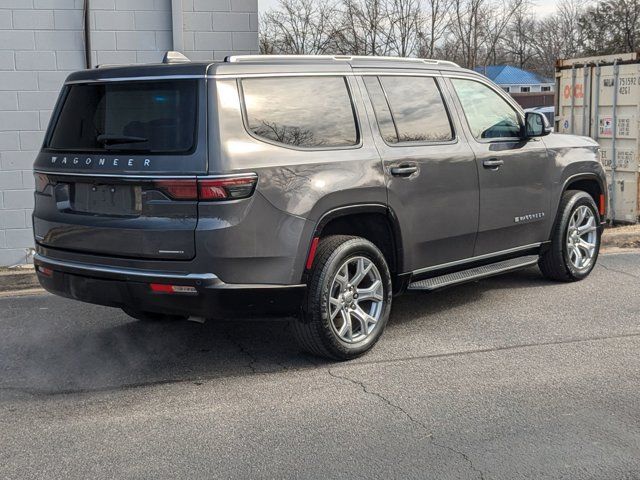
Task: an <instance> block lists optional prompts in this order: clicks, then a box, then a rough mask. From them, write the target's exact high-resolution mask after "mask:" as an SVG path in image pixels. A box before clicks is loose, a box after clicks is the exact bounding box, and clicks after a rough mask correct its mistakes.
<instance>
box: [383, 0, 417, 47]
mask: <svg viewBox="0 0 640 480" xmlns="http://www.w3.org/2000/svg"><path fill="white" fill-rule="evenodd" d="M388 14H389V22H390V25H389V46H390V49H391V51H392V52H393V53H394V54H395V55H398V56H400V57H408V56H411V55H415V54H416V53H418V49H419V46H420V37H419V32H420V31H421V27H422V20H423V19H422V8H421V5H420V2H419V0H391V4H390V5H389V8H388Z"/></svg>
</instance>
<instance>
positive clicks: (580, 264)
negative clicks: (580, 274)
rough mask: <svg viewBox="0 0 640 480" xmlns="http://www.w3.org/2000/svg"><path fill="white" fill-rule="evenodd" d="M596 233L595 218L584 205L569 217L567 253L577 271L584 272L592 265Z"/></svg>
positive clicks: (591, 211)
mask: <svg viewBox="0 0 640 480" xmlns="http://www.w3.org/2000/svg"><path fill="white" fill-rule="evenodd" d="M597 240H598V232H597V226H596V216H595V214H594V213H593V210H591V209H590V208H589V207H587V206H586V205H581V206H580V207H578V208H576V210H575V211H574V212H573V214H572V215H571V219H570V220H569V225H568V227H567V253H568V256H569V261H570V262H571V264H572V265H573V266H574V267H575V268H576V269H578V270H586V269H587V268H589V267H590V266H591V264H592V263H593V259H594V257H595V253H596V243H597Z"/></svg>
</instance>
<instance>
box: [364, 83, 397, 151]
mask: <svg viewBox="0 0 640 480" xmlns="http://www.w3.org/2000/svg"><path fill="white" fill-rule="evenodd" d="M364 83H365V85H366V86H367V91H368V92H369V98H370V99H371V103H372V104H373V109H374V111H375V113H376V120H377V121H378V128H380V135H382V138H383V139H384V141H385V142H387V143H398V131H397V130H396V126H395V124H394V123H393V117H392V115H391V110H390V109H389V103H388V102H387V97H386V96H385V94H384V90H382V85H380V80H379V79H378V77H364Z"/></svg>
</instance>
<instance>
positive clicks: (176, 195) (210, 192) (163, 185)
mask: <svg viewBox="0 0 640 480" xmlns="http://www.w3.org/2000/svg"><path fill="white" fill-rule="evenodd" d="M257 183H258V177H257V176H256V175H247V176H238V177H226V178H201V179H198V180H196V179H189V180H181V179H180V180H178V179H167V180H158V181H156V182H154V185H155V186H156V188H158V189H160V190H162V191H163V192H164V193H165V194H166V195H168V196H169V197H171V198H172V199H174V200H200V201H205V202H209V201H216V200H236V199H240V198H247V197H250V196H251V195H253V191H254V190H255V188H256V184H257Z"/></svg>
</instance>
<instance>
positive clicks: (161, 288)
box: [149, 283, 198, 293]
mask: <svg viewBox="0 0 640 480" xmlns="http://www.w3.org/2000/svg"><path fill="white" fill-rule="evenodd" d="M149 286H150V287H151V291H152V292H156V293H198V290H196V288H195V287H188V286H185V285H166V284H164V283H152V284H150V285H149Z"/></svg>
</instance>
